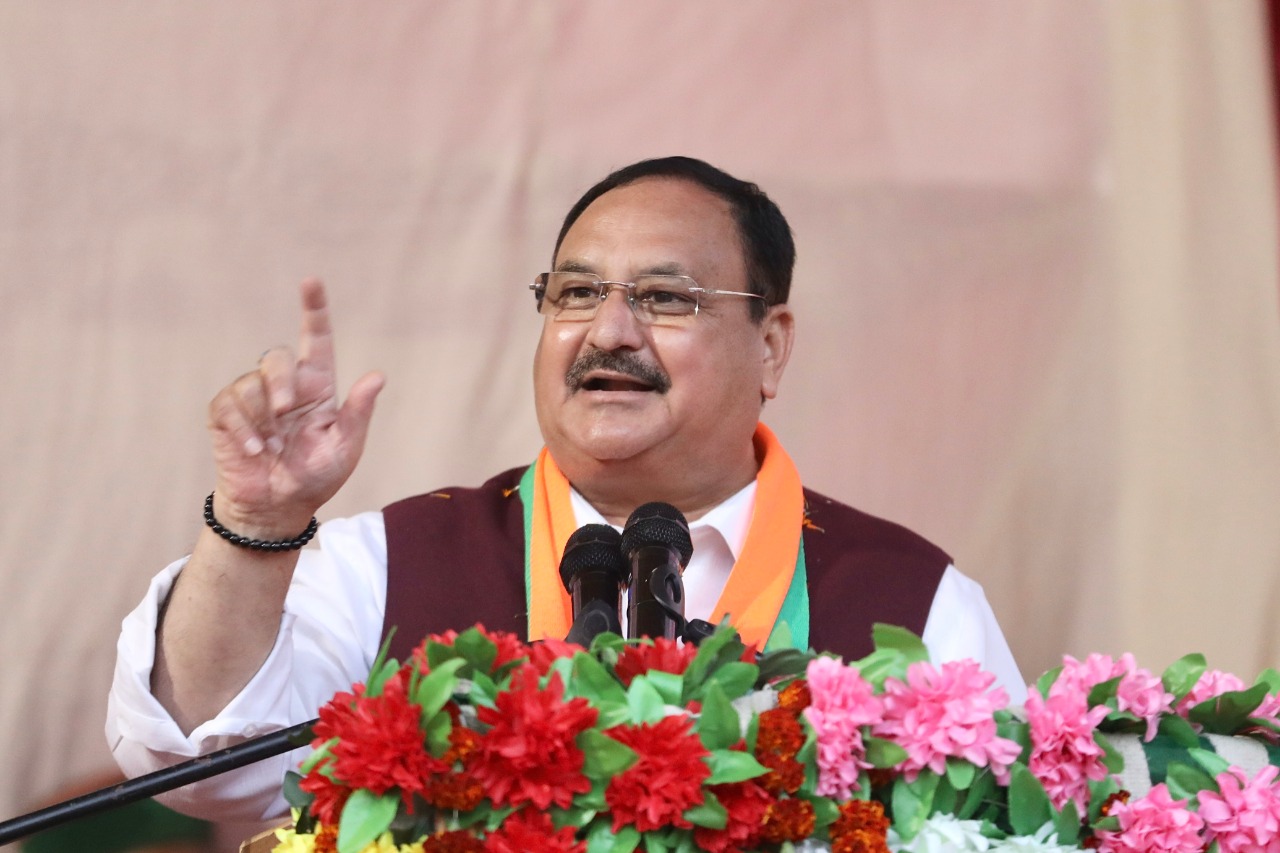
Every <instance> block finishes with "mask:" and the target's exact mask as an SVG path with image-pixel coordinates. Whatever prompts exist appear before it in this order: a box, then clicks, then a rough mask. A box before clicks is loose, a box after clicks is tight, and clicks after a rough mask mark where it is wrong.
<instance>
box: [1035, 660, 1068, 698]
mask: <svg viewBox="0 0 1280 853" xmlns="http://www.w3.org/2000/svg"><path fill="white" fill-rule="evenodd" d="M1061 674H1062V667H1060V666H1055V667H1054V668H1053V669H1051V670H1049V671H1048V672H1046V673H1045V674H1044V675H1042V676H1040V677H1039V678H1038V679H1036V692H1037V693H1039V694H1040V695H1041V697H1043V698H1045V699H1048V698H1049V688H1050V687H1052V686H1053V683H1054V682H1055V681H1057V680H1058V676H1059V675H1061Z"/></svg>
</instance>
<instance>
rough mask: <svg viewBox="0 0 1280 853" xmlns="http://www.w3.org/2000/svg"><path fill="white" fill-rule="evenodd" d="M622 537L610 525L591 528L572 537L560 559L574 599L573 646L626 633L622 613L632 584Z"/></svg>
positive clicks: (570, 632)
mask: <svg viewBox="0 0 1280 853" xmlns="http://www.w3.org/2000/svg"><path fill="white" fill-rule="evenodd" d="M621 541H622V534H620V533H618V531H616V530H614V529H613V528H612V527H610V526H609V525H607V524H588V525H585V526H583V527H580V528H578V529H577V530H576V531H574V533H573V535H572V536H570V537H569V541H568V543H567V544H566V545H565V547H564V556H563V557H561V558H560V580H561V582H563V583H564V588H565V589H566V590H568V591H569V594H570V595H571V596H572V597H573V627H572V628H570V629H569V635H568V636H567V637H565V639H566V640H568V641H569V642H570V643H577V644H578V645H580V646H589V645H591V641H592V640H594V639H595V637H596V635H597V634H601V633H604V632H605V631H612V632H613V633H615V634H621V633H622V622H621V620H620V619H619V616H618V613H619V611H620V610H621V609H622V588H623V587H624V586H626V584H627V581H628V577H629V575H628V572H627V564H626V561H625V560H623V559H622V550H621V548H620V547H619V545H620V543H621Z"/></svg>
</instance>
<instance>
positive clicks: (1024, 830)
mask: <svg viewBox="0 0 1280 853" xmlns="http://www.w3.org/2000/svg"><path fill="white" fill-rule="evenodd" d="M1009 771H1010V772H1009V825H1010V826H1012V827H1013V831H1014V832H1016V833H1017V834H1018V835H1032V834H1034V833H1035V831H1036V830H1037V829H1039V828H1040V827H1042V826H1044V825H1045V824H1046V823H1048V822H1049V821H1051V820H1052V819H1053V805H1052V803H1050V802H1049V795H1048V794H1046V793H1045V791H1044V786H1043V785H1041V784H1040V781H1039V780H1038V779H1036V777H1035V776H1034V775H1032V773H1031V771H1030V770H1029V769H1028V768H1027V766H1026V765H1025V764H1015V765H1013V766H1012V767H1011V768H1009Z"/></svg>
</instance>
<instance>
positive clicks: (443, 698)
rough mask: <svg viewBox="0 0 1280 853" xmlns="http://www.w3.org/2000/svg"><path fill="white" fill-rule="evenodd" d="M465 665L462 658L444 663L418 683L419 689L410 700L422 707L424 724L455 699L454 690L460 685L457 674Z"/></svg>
mask: <svg viewBox="0 0 1280 853" xmlns="http://www.w3.org/2000/svg"><path fill="white" fill-rule="evenodd" d="M464 663H465V661H463V660H462V659H461V658H454V659H453V660H451V661H448V662H446V663H442V664H440V666H439V667H438V668H436V669H433V670H431V672H430V673H429V674H428V675H427V676H426V677H425V678H423V679H422V681H421V682H419V683H418V689H417V690H415V691H414V694H413V696H411V697H410V699H411V700H412V701H413V703H414V704H416V705H420V706H422V720H423V722H426V721H427V720H430V719H431V718H432V717H433V716H435V714H436V712H437V711H439V710H440V709H441V708H443V707H444V706H445V705H446V704H447V703H448V701H449V700H450V699H452V698H453V689H454V688H455V687H456V686H457V684H458V678H457V676H456V675H455V673H456V672H457V671H458V670H459V669H461V668H462V666H463V664H464Z"/></svg>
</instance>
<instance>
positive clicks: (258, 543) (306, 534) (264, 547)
mask: <svg viewBox="0 0 1280 853" xmlns="http://www.w3.org/2000/svg"><path fill="white" fill-rule="evenodd" d="M204 523H205V524H207V525H209V529H211V530H212V531H213V532H214V533H216V534H218V535H219V536H221V537H222V538H223V539H225V540H227V541H228V542H230V543H231V544H232V545H239V546H240V547H241V548H251V549H253V550H254V551H296V550H298V549H299V548H301V547H302V546H303V545H306V544H307V543H308V542H310V541H311V540H312V538H313V537H314V536H315V535H316V528H318V527H319V526H320V525H319V523H318V522H317V521H316V517H315V516H314V515H313V516H311V523H310V524H308V525H307V529H306V530H304V531H302V532H301V533H299V534H298V535H297V536H295V537H293V538H292V539H275V540H269V539H250V538H249V537H248V536H241V535H239V534H237V533H232V532H231V531H230V530H228V529H227V528H225V527H223V526H222V524H221V523H220V522H219V521H218V519H216V518H214V517H213V492H210V493H209V497H207V498H205V499H204Z"/></svg>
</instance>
